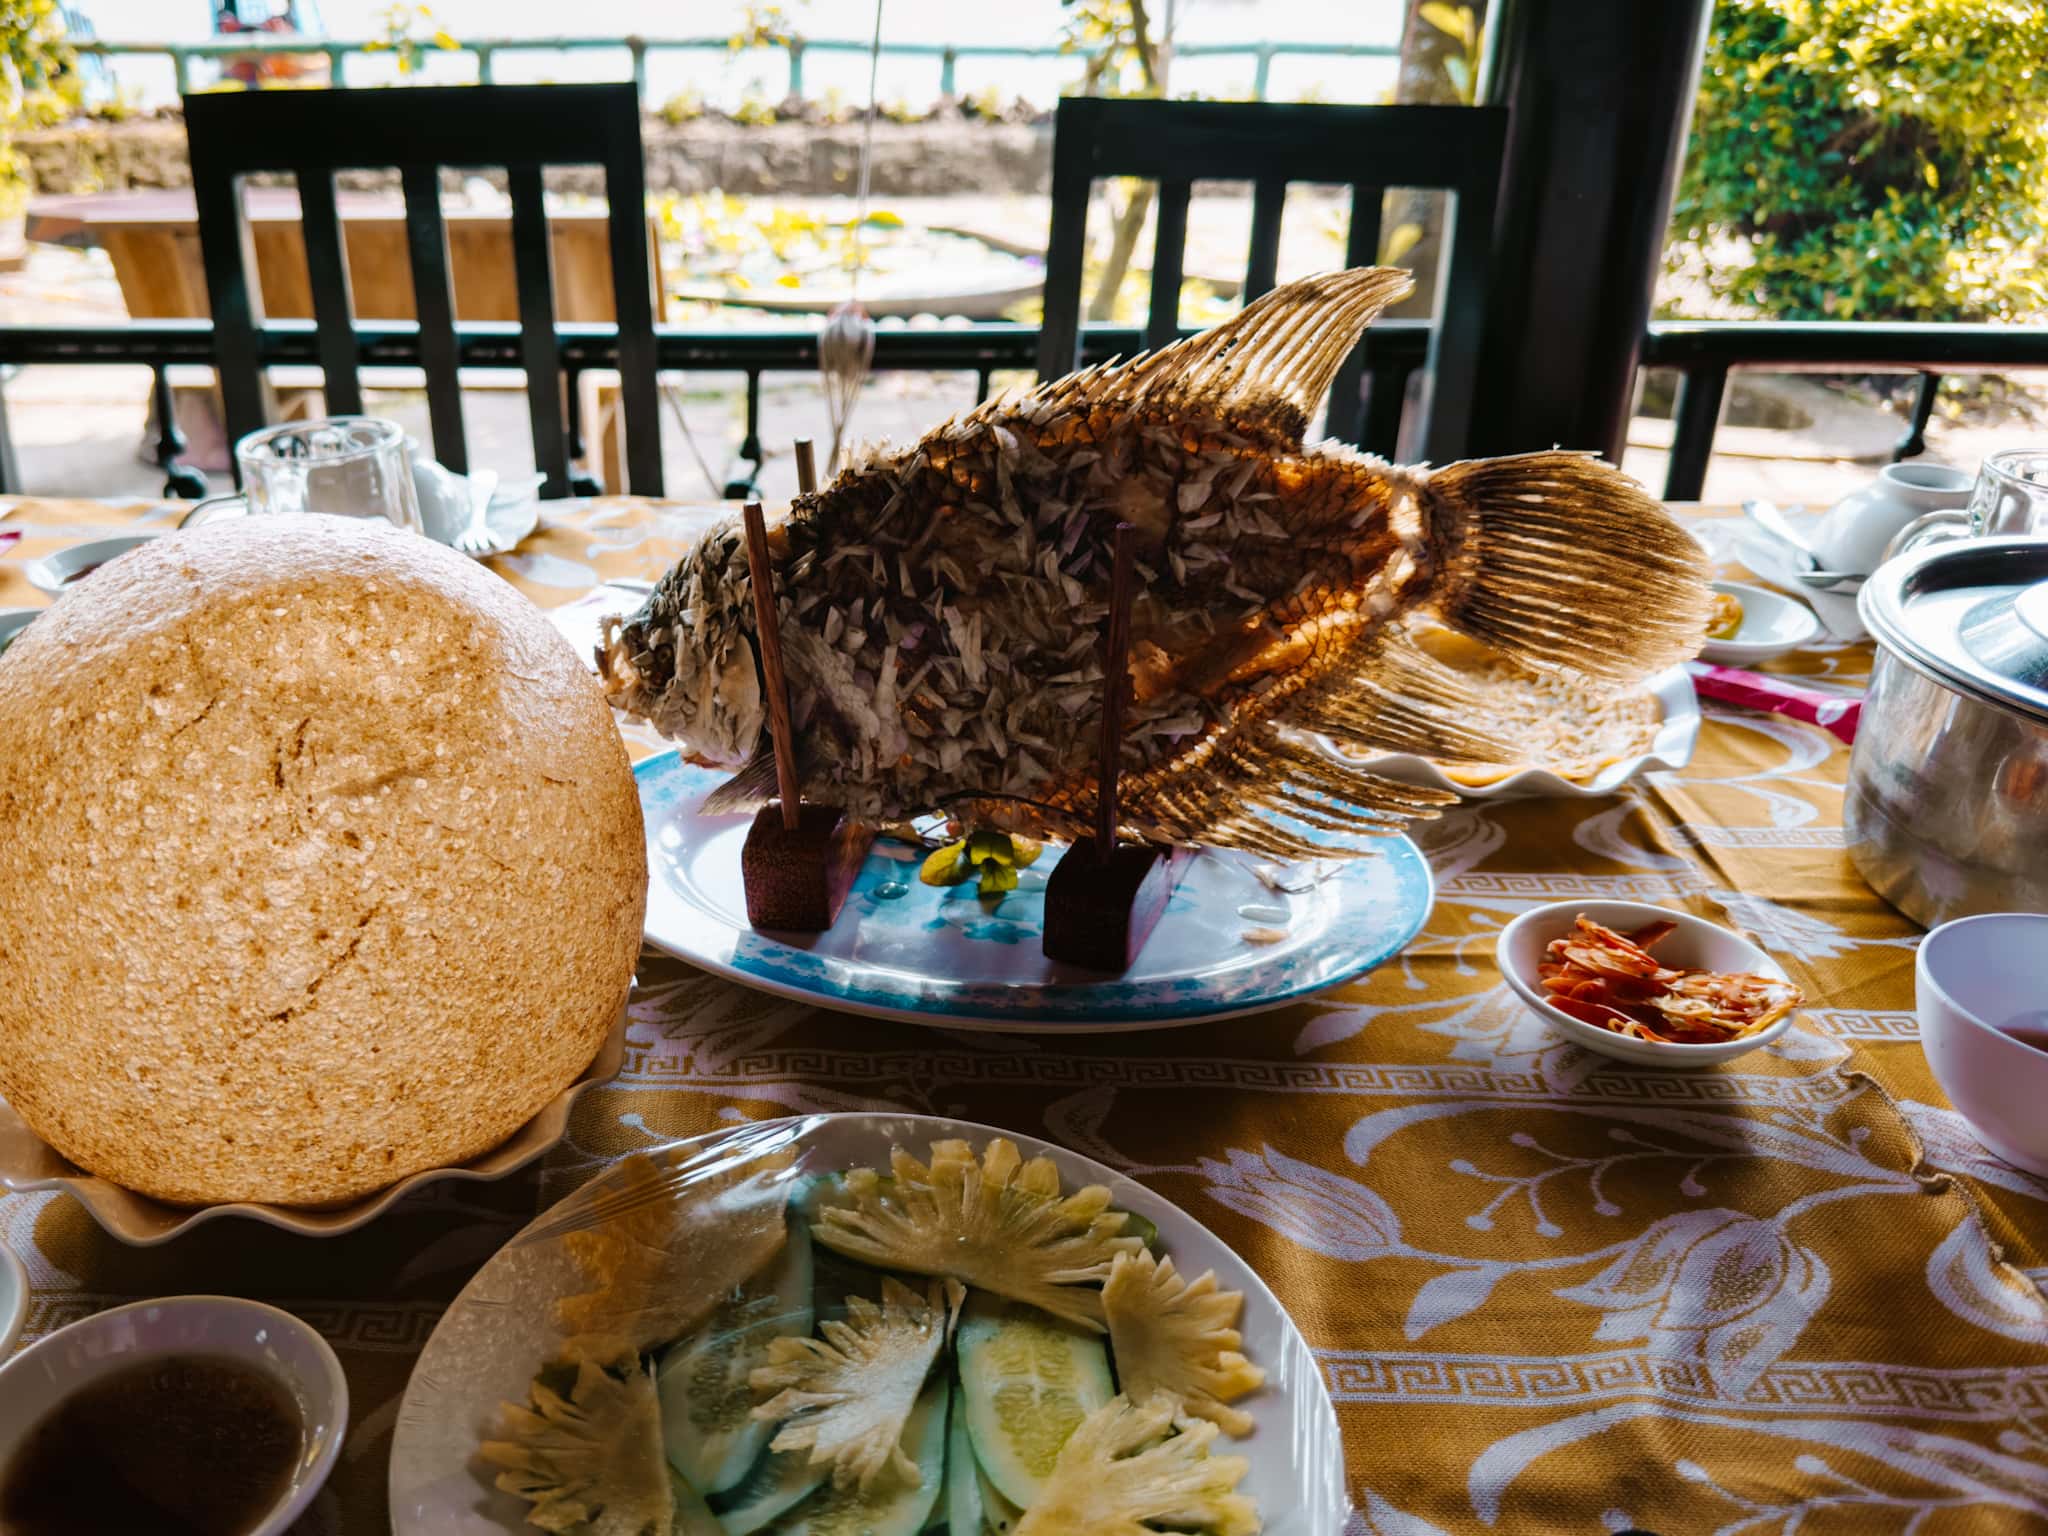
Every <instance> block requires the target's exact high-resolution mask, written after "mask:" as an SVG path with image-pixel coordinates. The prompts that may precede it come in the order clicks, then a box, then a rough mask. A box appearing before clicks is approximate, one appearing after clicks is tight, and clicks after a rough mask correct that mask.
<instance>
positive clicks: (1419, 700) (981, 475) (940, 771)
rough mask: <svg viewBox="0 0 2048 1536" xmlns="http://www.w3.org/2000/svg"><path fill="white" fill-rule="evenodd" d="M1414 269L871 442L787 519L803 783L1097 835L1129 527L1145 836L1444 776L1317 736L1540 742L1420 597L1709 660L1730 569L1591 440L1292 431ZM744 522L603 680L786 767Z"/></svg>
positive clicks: (658, 718)
mask: <svg viewBox="0 0 2048 1536" xmlns="http://www.w3.org/2000/svg"><path fill="white" fill-rule="evenodd" d="M1409 287H1410V283H1409V280H1408V276H1407V274H1406V273H1403V272H1399V271H1396V270H1392V269H1388V268H1365V269H1358V270H1354V271H1349V272H1341V273H1336V274H1333V275H1328V276H1321V277H1313V278H1309V279H1306V280H1304V281H1301V282H1297V283H1292V284H1289V285H1288V286H1286V287H1284V288H1277V289H1275V290H1273V291H1272V292H1271V293H1269V294H1267V295H1266V296H1265V297H1263V298H1261V299H1259V300H1258V301H1257V302H1255V303H1253V304H1251V305H1249V306H1248V307H1247V308H1246V309H1245V310H1244V312H1243V313H1242V314H1240V315H1238V316H1237V317H1236V318H1235V319H1233V320H1231V321H1230V322H1228V323H1227V324H1224V325H1222V326H1219V327H1218V328H1216V329H1215V330H1212V331H1209V332H1206V333H1204V334H1203V335H1200V336H1195V337H1190V338H1188V339H1187V340H1185V341H1182V342H1179V343H1177V344H1175V345H1173V346H1170V347H1166V348H1164V349H1162V350H1160V351H1158V352H1155V353H1151V354H1148V355H1145V356H1141V357H1138V358H1135V359H1133V360H1131V361H1129V362H1125V363H1111V364H1105V365H1103V366H1100V367H1096V368H1092V369H1087V370H1084V371H1082V372H1079V373H1075V374H1072V375H1069V376H1068V377H1066V378H1063V379H1058V380H1055V381H1053V382H1051V383H1048V384H1044V385H1041V386H1040V387H1038V388H1036V389H1033V390H1030V391H1028V392H1023V393H1016V394H1011V395H1009V396H1006V397H998V398H997V399H994V400H991V401H989V402H988V403H986V404H984V405H982V406H980V407H979V408H977V409H976V410H974V411H972V412H970V413H968V414H967V415H965V416H962V417H959V418H957V419H955V420H953V421H950V422H948V423H946V424H945V425H943V426H940V427H938V428H936V429H934V430H933V431H932V432H930V433H929V434H927V435H926V436H925V437H924V439H923V440H922V441H920V442H919V443H917V444H916V445H915V446H914V447H911V448H909V449H907V450H901V451H893V452H891V451H885V450H882V451H871V452H869V453H868V454H867V455H866V456H865V457H862V458H860V459H859V460H857V461H856V462H854V463H853V464H852V465H851V466H850V467H849V468H847V469H846V470H845V471H844V472H843V473H841V474H840V475H839V477H838V478H837V479H836V480H835V481H834V482H833V483H832V484H831V485H830V486H828V487H827V488H825V489H824V490H822V491H820V492H818V493H816V494H813V495H808V496H800V497H798V498H797V500H796V501H795V502H794V503H793V504H792V506H791V508H790V510H789V514H788V516H787V518H786V519H785V520H784V521H782V522H781V523H780V524H779V525H777V526H775V527H774V528H773V529H772V530H771V532H770V545H771V553H772V557H773V565H774V568H775V571H776V589H777V607H778V611H779V613H780V615H781V619H780V626H779V627H780V634H781V641H782V651H783V656H784V666H785V669H786V672H787V676H788V685H789V691H790V697H791V706H792V712H793V719H794V735H795V737H796V744H797V748H798V757H799V766H800V777H801V782H802V787H803V790H804V793H805V795H806V797H807V798H815V799H817V800H820V801H825V802H829V803H832V804H836V805H839V806H842V807H844V808H845V809H846V810H847V811H849V812H850V813H852V814H853V815H855V816H857V817H860V818H862V819H864V820H869V821H874V822H883V821H893V820H899V819H904V818H908V817H912V816H916V815H920V814H924V813H927V812H930V811H934V810H939V809H945V810H948V811H949V812H951V813H952V814H954V815H956V816H959V817H961V818H962V819H964V820H970V821H973V822H976V823H977V824H982V825H989V826H994V827H998V828H1002V829H1005V830H1010V831H1018V832H1029V833H1034V834H1039V835H1053V836H1061V835H1068V834H1071V833H1073V832H1076V831H1079V830H1085V829H1086V827H1087V825H1088V822H1089V820H1090V818H1091V816H1092V814H1093V809H1094V805H1095V794H1096V785H1095V768H1096V743H1097V735H1098V730H1099V721H1100V711H1101V700H1102V671H1101V663H1100V659H1099V640H1100V633H1101V629H1102V624H1103V619H1104V616H1105V613H1106V611H1107V606H1108V596H1109V581H1110V568H1111V548H1112V539H1113V537H1114V530H1115V528H1116V525H1117V524H1118V523H1119V522H1126V523H1129V524H1131V525H1132V526H1133V528H1134V529H1135V530H1136V533H1137V556H1138V558H1137V570H1138V591H1137V595H1136V597H1135V600H1134V603H1133V611H1132V625H1131V633H1132V649H1131V672H1130V676H1131V691H1130V695H1129V698H1130V703H1129V706H1128V709H1127V711H1126V716H1125V728H1124V737H1123V749H1122V750H1123V756H1122V759H1121V762H1122V768H1123V773H1122V778H1121V786H1120V805H1121V811H1122V817H1121V822H1122V830H1123V831H1124V833H1125V834H1126V835H1132V836H1139V837H1144V838H1149V839H1154V840H1158V841H1162V842H1174V843H1187V844H1206V845H1210V846H1216V847H1237V848H1244V849H1248V850H1252V851H1256V852H1261V853H1266V854H1271V855H1276V856H1281V857H1298V856H1306V855H1309V854H1329V853H1341V852H1343V851H1345V850H1344V849H1343V848H1342V847H1332V846H1329V840H1328V839H1327V837H1326V836H1324V834H1328V833H1376V832H1384V831H1390V830H1395V829H1397V828H1398V827H1399V826H1401V825H1403V824H1405V822H1406V821H1407V820H1408V819H1409V818H1412V817H1416V816H1423V815H1430V814H1434V811H1435V809H1436V807H1438V806H1439V805H1441V804H1444V803H1446V802H1447V801H1449V800H1451V799H1452V798H1453V797H1451V796H1448V795H1444V794H1441V793H1439V792H1436V791H1431V790H1424V789H1417V788H1414V787H1411V786H1408V785H1403V784H1396V783H1393V782H1391V781H1388V780H1386V779H1382V778H1377V777H1374V776H1373V775H1370V774H1366V773H1362V772H1360V771H1358V770H1357V769H1356V768H1348V767H1346V766H1345V765H1343V764H1342V763H1339V762H1335V761H1333V760H1332V759H1331V758H1330V756H1329V755H1328V754H1327V753H1325V752H1323V751H1321V750H1319V749H1318V748H1317V747H1316V745H1315V744H1314V743H1312V742H1308V741H1305V740H1303V739H1302V738H1301V735H1300V733H1301V732H1320V733H1323V734H1326V735H1328V736H1331V737H1334V738H1336V739H1338V740H1339V741H1341V742H1345V743H1350V744H1355V745H1358V746H1362V747H1366V748H1371V749H1378V750H1387V751H1402V752H1415V753H1420V754H1423V755H1426V756H1429V757H1434V758H1447V759H1462V760H1468V761H1477V762H1501V761H1518V760H1522V759H1521V754H1520V753H1519V752H1518V749H1517V746H1516V744H1515V743H1514V742H1511V741H1499V740H1492V739H1488V738H1486V737H1484V736H1482V735H1479V734H1477V733H1476V732H1475V731H1474V730H1472V729H1470V728H1468V727H1467V726H1466V725H1465V724H1462V723H1461V716H1463V717H1465V718H1470V717H1472V716H1473V715H1476V713H1477V711H1476V709H1475V708H1474V701H1473V699H1472V698H1471V696H1470V695H1469V693H1468V692H1467V690H1466V687H1465V685H1464V684H1463V682H1462V681H1461V680H1460V678H1459V675H1458V674H1457V672H1455V671H1454V670H1452V669H1451V668H1449V667H1447V666H1445V665H1443V664H1442V663H1440V662H1438V661H1436V660H1435V659H1434V658H1432V657H1430V656H1429V655H1428V654H1426V653H1425V652H1423V651H1422V650H1421V649H1420V648H1418V647H1417V646H1416V645H1415V644H1414V643H1413V641H1412V640H1411V639H1410V638H1409V636H1408V632H1407V626H1406V624H1405V622H1404V621H1405V620H1406V619H1407V618H1408V616H1409V615H1411V614H1413V613H1415V612H1417V611H1427V612H1429V613H1430V614H1432V615H1433V616H1434V617H1435V618H1437V619H1438V620H1440V621H1441V622H1442V623H1444V624H1446V625H1448V626H1450V627H1451V628H1453V629H1456V630H1459V631H1462V632H1464V633H1465V634H1468V635H1471V636H1473V637H1474V638H1476V639H1478V640H1481V641H1483V642H1485V643H1486V644H1489V645H1492V646H1495V647H1497V648H1499V649H1500V650H1502V651H1505V652H1507V653H1509V654H1511V655H1513V656H1515V657H1516V658H1518V659H1520V660H1522V661H1524V662H1526V663H1527V664H1529V665H1531V666H1534V667H1538V668H1564V669H1573V670H1576V671H1579V672H1583V673H1587V674H1590V675H1592V676H1594V677H1597V678H1602V679H1608V680H1612V681H1614V682H1615V683H1617V684H1620V683H1626V682H1630V681H1634V680H1637V679H1640V678H1642V677H1644V676H1647V675H1648V674H1649V673H1651V672H1654V671H1657V670H1658V669H1660V668H1663V667H1666V666H1669V665H1672V664H1673V663H1675V662H1677V661H1679V660H1681V659H1683V658H1685V657H1687V656H1689V655H1691V654H1692V653H1693V652H1694V651H1696V650H1697V649H1698V646H1699V643H1700V638H1701V635H1702V633H1703V632H1704V629H1705V625H1706V617H1707V612H1708V607H1709V603H1710V601H1711V593H1710V590H1709V588H1708V586H1707V580H1706V577H1707V570H1706V565H1705V561H1704V559H1703V557H1702V555H1701V553H1700V551H1699V549H1698V547H1697V545H1695V544H1694V542H1693V541H1692V540H1691V538H1689V537H1688V536H1687V535H1686V534H1685V533H1684V532H1683V531H1682V530H1681V529H1680V528H1679V527H1678V526H1677V525H1676V524H1675V523H1674V522H1673V521H1672V520H1671V518H1670V517H1669V516H1668V515H1667V514H1666V513H1665V511H1664V509H1663V508H1662V507H1661V506H1659V505H1658V503H1657V502H1655V501H1654V500H1652V499H1651V498H1650V497H1649V496H1648V495H1647V494H1645V493H1644V492H1643V491H1642V490H1641V489H1640V488H1638V487H1637V486H1636V485H1635V484H1634V483H1633V482H1632V481H1630V480H1628V479H1627V478H1625V477H1624V476H1623V475H1621V474H1620V473H1619V472H1618V471H1617V470H1615V469H1613V468H1611V467H1609V466H1608V465H1605V464H1603V463H1601V462H1600V461H1598V460H1597V459H1594V458H1592V457H1590V456H1587V455H1583V454H1574V453H1562V452H1550V453H1531V454H1524V455H1519V456H1516V457H1512V458H1503V459H1492V460H1477V461H1471V462H1466V463H1458V464H1450V465H1446V466H1445V467H1443V468H1441V469H1434V470H1432V469H1429V468H1418V469H1403V468H1397V467H1395V466H1393V465H1389V464H1386V463H1384V462H1382V461H1380V460H1378V459H1375V458H1371V457H1368V456H1367V455H1364V454H1361V453H1358V452H1355V451H1353V450H1352V449H1350V448H1348V447H1344V446H1342V445H1340V444H1336V443H1322V444H1318V445H1316V446H1314V447H1309V448H1304V446H1303V442H1302V439H1303V436H1304V433H1305V431H1306V429H1307V426H1308V422H1309V418H1310V415H1311V414H1312V412H1313V411H1314V410H1315V408H1316V405H1317V403H1318V402H1319V401H1320V399H1321V398H1322V396H1323V395H1324V394H1325V393H1326V392H1327V391H1328V389H1329V386H1330V382H1331V379H1332V378H1333V377H1334V376H1335V373H1336V370H1337V368H1338V366H1339V364H1341V363H1342V361H1343V360H1344V358H1345V357H1346V356H1347V355H1348V354H1349V353H1350V351H1351V349H1352V347H1353V346H1354V345H1355V344H1356V343H1357V341H1358V339H1359V337H1360V335H1361V334H1362V333H1363V332H1364V330H1365V328H1366V327H1367V325H1369V324H1370V323H1371V321H1372V320H1373V318H1374V317H1375V316H1376V315H1377V314H1378V313H1379V312H1380V310H1381V309H1382V308H1384V307H1385V306H1386V305H1387V304H1389V303H1391V302H1393V301H1394V300H1396V299H1398V298H1400V297H1401V296H1402V295H1404V294H1405V293H1407V292H1408V290H1409ZM754 627H755V626H754V609H753V597H752V587H751V583H750V579H749V576H748V571H747V556H746V548H745V543H744V540H743V537H742V535H741V532H740V525H739V522H738V520H737V519H735V520H733V521H732V522H731V523H729V524H725V525H721V526H720V527H719V528H716V529H714V530H712V531H711V532H710V533H708V534H707V535H706V536H705V537H704V539H703V541H702V542H701V543H700V544H699V546H698V547H697V548H696V549H695V550H693V551H692V552H691V553H690V554H689V555H687V556H686V557H684V559H683V560H681V561H680V562H679V563H678V564H677V565H676V566H675V567H674V568H673V569H672V570H670V571H669V572H668V574H667V575H665V576H664V577H663V578H662V580H661V581H660V582H659V584H658V585H657V586H656V587H655V589H654V591H653V592H652V593H651V594H650V595H649V597H648V599H647V601H646V603H645V605H644V606H643V607H642V608H641V609H640V611H639V612H638V613H637V614H634V615H633V616H632V617H631V618H629V619H626V620H623V621H621V620H619V619H611V620H608V621H607V624H606V629H605V638H604V642H603V643H602V644H601V646H600V647H599V652H598V664H599V670H600V672H601V674H602V676H603V679H604V683H605V687H606V691H607V693H608V694H609V696H610V698H611V700H612V702H613V703H614V704H615V705H618V706H620V707H622V708H624V709H626V710H628V711H630V712H632V713H634V714H637V715H640V716H642V717H644V718H645V719H647V720H649V721H650V722H652V724H653V725H654V727H655V728H656V729H657V730H658V731H660V732H661V733H662V734H664V735H666V736H669V737H671V738H673V739H675V740H677V741H678V742H680V743H681V745H682V748H683V750H684V752H685V753H686V755H688V756H690V757H691V758H693V759H694V760H696V761H699V762H703V763H709V764H713V765H718V766H729V767H732V768H734V769H736V770H738V772H737V776H736V777H735V778H734V779H733V780H732V781H731V782H730V783H729V784H726V785H724V786H721V788H720V789H719V790H718V791H716V792H715V793H714V795H713V797H712V798H711V800H709V801H707V803H706V808H707V809H710V810H740V809H746V808H748V807H751V806H754V805H758V804H761V803H763V802H764V801H765V800H767V799H768V798H770V797H771V796H772V795H773V794H774V773H773V760H772V756H771V754H770V751H769V743H768V741H767V737H766V717H767V712H766V710H765V708H764V705H763V698H762V684H761V677H760V670H759V664H758V661H757V656H756V647H755V636H754Z"/></svg>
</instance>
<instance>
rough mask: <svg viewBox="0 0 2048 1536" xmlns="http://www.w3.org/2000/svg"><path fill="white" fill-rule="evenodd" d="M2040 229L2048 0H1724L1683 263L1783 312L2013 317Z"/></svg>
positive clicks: (2046, 228) (1763, 307)
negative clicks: (2043, 0)
mask: <svg viewBox="0 0 2048 1536" xmlns="http://www.w3.org/2000/svg"><path fill="white" fill-rule="evenodd" d="M2044 234H2048V6H2044V5H2042V4H2040V3H2039V0H1720V3H1719V4H1718V5H1717V7H1716V9H1715V15H1714V29H1713V36H1712V41H1711V42H1710V43H1709V45H1708V52H1707V57H1706V61H1705V66H1704V68H1703V70H1702V74H1701V80H1700V92H1699V101H1698V106H1697V109H1696V111H1695V114H1694V118H1693V133H1692V144H1691V150H1690V153H1689V154H1688V156H1687V160H1686V167H1685V172H1684V176H1683V178H1682V181H1681V185H1680V188H1679V194H1678V201H1677V205H1676V209H1675V214H1674V221H1673V230H1672V237H1673V243H1672V247H1671V257H1672V262H1673V265H1674V266H1675V267H1687V268H1698V269H1700V270H1702V271H1704V273H1705V275H1706V280H1707V282H1708V284H1709V286H1710V288H1711V289H1712V290H1713V291H1714V292H1715V293H1716V294H1717V295H1719V296H1720V297H1723V298H1726V299H1731V300H1733V301H1735V302H1737V303H1739V304H1742V305H1745V306H1748V307H1751V308H1753V309H1756V310H1758V311H1760V312H1762V313H1764V314H1767V315H1772V316H1775V317H1779V318H1784V319H1796V320H1818V319H1836V320H1850V319H1869V320H1878V319H1902V320H2019V319H2025V318H2030V317H2034V316H2036V315H2037V314H2038V311H2039V309H2040V308H2041V306H2042V303H2043V300H2044V298H2048V286H2044V279H2048V273H2044V269H2043V259H2044V251H2048V245H2044ZM1731 252H1733V253H1734V254H1732V255H1731V254H1730V253H1731Z"/></svg>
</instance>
